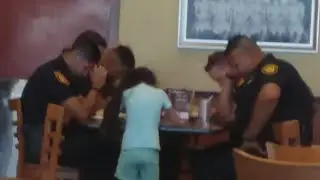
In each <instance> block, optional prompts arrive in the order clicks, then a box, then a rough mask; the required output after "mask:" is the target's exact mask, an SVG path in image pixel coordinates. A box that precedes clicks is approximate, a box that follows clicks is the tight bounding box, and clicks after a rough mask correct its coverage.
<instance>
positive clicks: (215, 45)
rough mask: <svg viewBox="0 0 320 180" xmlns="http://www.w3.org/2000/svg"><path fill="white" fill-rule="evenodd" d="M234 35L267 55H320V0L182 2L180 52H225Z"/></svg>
mask: <svg viewBox="0 0 320 180" xmlns="http://www.w3.org/2000/svg"><path fill="white" fill-rule="evenodd" d="M284 10H285V11H284ZM235 35H246V36H249V37H251V38H252V39H254V40H255V41H257V44H258V45H259V46H260V47H261V48H262V49H263V51H265V52H283V53H317V52H318V49H319V0H180V1H179V18H178V38H177V39H178V40H177V46H178V48H192V49H211V50H222V49H224V48H225V46H226V44H227V41H228V39H229V38H230V37H232V36H235Z"/></svg>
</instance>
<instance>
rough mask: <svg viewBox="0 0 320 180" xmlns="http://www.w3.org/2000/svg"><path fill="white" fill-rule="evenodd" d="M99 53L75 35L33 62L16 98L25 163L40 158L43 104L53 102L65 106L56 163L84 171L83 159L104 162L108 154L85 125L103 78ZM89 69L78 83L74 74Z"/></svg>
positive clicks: (84, 161) (93, 46) (95, 47)
mask: <svg viewBox="0 0 320 180" xmlns="http://www.w3.org/2000/svg"><path fill="white" fill-rule="evenodd" d="M105 45H106V44H105ZM100 57H101V54H100V50H99V48H98V46H97V44H96V43H95V42H94V41H93V40H91V39H90V38H82V36H79V37H78V38H77V39H76V40H75V41H74V43H73V44H72V47H71V48H70V49H66V50H64V51H63V53H62V54H61V55H60V56H58V57H57V58H55V59H53V60H51V61H49V62H47V63H45V64H43V65H41V66H40V67H38V68H37V69H36V70H35V71H34V73H33V74H32V75H31V77H30V78H29V80H28V82H27V84H26V86H25V88H24V90H23V93H22V97H21V103H22V112H23V123H24V124H23V133H24V138H25V160H26V161H27V162H32V163H39V155H40V146H41V138H42V132H43V124H44V118H45V115H46V108H47V105H48V103H53V104H59V105H62V106H64V107H65V112H66V113H67V114H69V115H70V121H66V122H65V123H66V124H65V127H64V129H63V133H64V136H65V140H64V142H63V143H62V147H61V150H62V155H61V158H60V164H61V165H66V166H71V167H78V168H83V170H84V171H85V170H86V167H87V166H85V165H87V164H89V165H90V164H97V165H99V166H104V165H103V163H105V162H104V157H105V156H107V155H106V154H105V153H104V152H103V151H104V146H103V143H102V142H100V138H99V137H98V131H96V130H92V129H89V128H88V127H87V126H86V124H87V123H89V121H90V120H89V119H90V118H89V117H90V115H91V114H92V110H93V107H94V106H95V103H96V101H97V100H96V99H97V97H98V95H99V93H100V89H101V87H102V86H103V85H104V84H105V80H106V75H107V71H106V70H105V68H104V67H101V66H96V64H97V63H98V62H99V60H100ZM89 74H90V76H89V77H90V82H91V84H88V83H87V81H84V83H83V84H81V81H79V78H80V77H84V76H88V75H89ZM100 169H102V168H100ZM90 179H94V177H90Z"/></svg>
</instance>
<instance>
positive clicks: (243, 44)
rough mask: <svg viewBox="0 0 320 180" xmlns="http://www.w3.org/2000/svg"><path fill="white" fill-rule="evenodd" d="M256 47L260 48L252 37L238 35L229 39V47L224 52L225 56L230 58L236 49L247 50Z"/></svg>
mask: <svg viewBox="0 0 320 180" xmlns="http://www.w3.org/2000/svg"><path fill="white" fill-rule="evenodd" d="M250 45H251V46H254V47H256V48H259V47H258V45H257V43H256V42H255V41H254V40H252V39H251V38H250V37H248V36H245V35H236V36H233V37H231V38H230V39H229V41H228V44H227V47H226V49H225V51H224V55H225V56H228V55H230V54H231V53H232V52H233V51H234V50H235V49H238V48H242V49H244V50H245V49H247V48H249V46H250Z"/></svg>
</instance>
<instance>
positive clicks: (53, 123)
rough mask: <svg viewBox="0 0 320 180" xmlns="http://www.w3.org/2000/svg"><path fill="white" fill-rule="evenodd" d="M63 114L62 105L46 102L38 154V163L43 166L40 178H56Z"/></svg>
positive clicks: (50, 179) (52, 179)
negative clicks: (40, 145) (46, 106)
mask: <svg viewBox="0 0 320 180" xmlns="http://www.w3.org/2000/svg"><path fill="white" fill-rule="evenodd" d="M63 116H64V108H63V107H62V106H59V105H55V104H48V108H47V114H46V118H45V123H44V133H43V139H42V147H41V156H40V157H41V159H40V165H41V166H42V167H43V168H44V169H43V173H42V178H44V179H47V180H56V179H57V173H56V172H57V168H58V157H59V155H60V142H61V140H62V138H63V136H62V124H63ZM49 177H50V178H49Z"/></svg>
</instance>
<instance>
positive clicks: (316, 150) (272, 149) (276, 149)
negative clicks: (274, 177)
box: [266, 142, 320, 164]
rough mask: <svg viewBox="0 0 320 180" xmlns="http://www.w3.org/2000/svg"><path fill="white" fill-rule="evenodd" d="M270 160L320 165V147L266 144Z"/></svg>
mask: <svg viewBox="0 0 320 180" xmlns="http://www.w3.org/2000/svg"><path fill="white" fill-rule="evenodd" d="M266 149H267V153H268V158H269V159H273V160H279V161H289V162H303V163H319V164H320V147H319V146H312V147H302V146H295V147H293V146H288V145H278V144H274V143H271V142H267V143H266Z"/></svg>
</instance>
